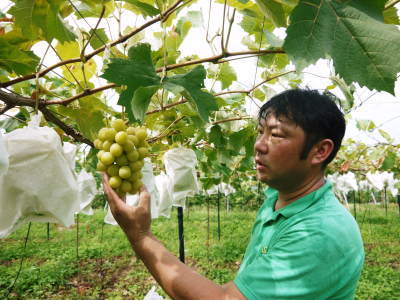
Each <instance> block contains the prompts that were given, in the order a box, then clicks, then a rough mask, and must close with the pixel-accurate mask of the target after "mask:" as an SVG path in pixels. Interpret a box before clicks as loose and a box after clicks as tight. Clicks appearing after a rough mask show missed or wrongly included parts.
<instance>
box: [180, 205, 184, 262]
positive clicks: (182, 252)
mask: <svg viewBox="0 0 400 300" xmlns="http://www.w3.org/2000/svg"><path fill="white" fill-rule="evenodd" d="M178 234H179V259H180V261H181V262H183V263H185V235H184V233H183V208H182V207H178Z"/></svg>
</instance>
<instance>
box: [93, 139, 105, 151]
mask: <svg viewBox="0 0 400 300" xmlns="http://www.w3.org/2000/svg"><path fill="white" fill-rule="evenodd" d="M93 144H94V147H95V148H96V149H99V150H101V149H102V146H103V142H102V141H100V140H99V139H95V140H94V142H93Z"/></svg>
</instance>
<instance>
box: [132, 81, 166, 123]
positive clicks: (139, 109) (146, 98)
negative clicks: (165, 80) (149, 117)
mask: <svg viewBox="0 0 400 300" xmlns="http://www.w3.org/2000/svg"><path fill="white" fill-rule="evenodd" d="M159 88H160V86H159V85H155V86H146V87H140V88H138V89H137V90H136V91H135V93H134V95H133V99H132V103H131V109H132V113H133V116H134V117H135V119H136V120H138V121H140V122H143V119H144V116H145V114H146V111H147V109H148V107H149V104H150V101H151V97H152V96H153V95H154V93H155V92H156V91H157V90H158V89H159Z"/></svg>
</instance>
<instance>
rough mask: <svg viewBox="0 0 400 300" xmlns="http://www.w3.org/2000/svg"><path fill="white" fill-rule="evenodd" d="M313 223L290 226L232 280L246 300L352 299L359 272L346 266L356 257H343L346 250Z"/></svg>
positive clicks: (348, 254)
mask: <svg viewBox="0 0 400 300" xmlns="http://www.w3.org/2000/svg"><path fill="white" fill-rule="evenodd" d="M311 223H314V224H311ZM315 223H316V222H315V220H314V221H312V222H304V223H300V224H299V225H298V226H293V227H292V228H291V229H289V230H288V231H286V232H285V233H284V234H283V235H282V236H281V237H278V238H277V239H276V242H272V243H271V245H267V246H262V247H261V249H260V251H258V254H257V257H255V259H254V260H253V261H252V263H251V264H250V265H248V266H247V267H246V268H244V269H243V270H241V271H240V272H239V273H238V275H237V277H236V278H235V280H234V282H235V284H236V286H237V287H238V288H239V290H240V291H241V292H242V293H243V294H244V295H245V296H246V297H247V298H248V299H327V298H331V297H334V298H336V297H338V295H340V296H339V298H340V299H352V298H353V297H354V293H355V288H356V284H357V280H358V276H359V272H360V268H358V269H357V268H355V269H354V268H353V270H351V269H349V265H350V266H354V259H355V258H356V259H357V257H355V256H354V253H352V252H351V251H348V253H344V251H343V250H344V249H346V248H343V245H340V244H339V242H337V241H336V240H335V234H329V233H327V232H325V231H324V226H321V224H315ZM359 259H361V258H359ZM360 263H361V265H362V262H361V261H360ZM349 271H350V272H353V273H354V274H351V273H350V274H348V272H349Z"/></svg>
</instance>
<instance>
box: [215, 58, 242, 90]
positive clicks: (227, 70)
mask: <svg viewBox="0 0 400 300" xmlns="http://www.w3.org/2000/svg"><path fill="white" fill-rule="evenodd" d="M217 80H219V81H221V84H222V89H223V90H224V89H226V88H228V87H230V86H231V84H232V82H234V81H236V80H237V77H236V73H235V70H234V69H233V68H232V67H231V66H230V65H229V64H222V65H221V69H220V70H219V73H218V76H217Z"/></svg>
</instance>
